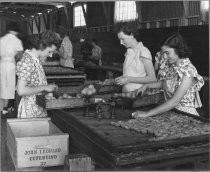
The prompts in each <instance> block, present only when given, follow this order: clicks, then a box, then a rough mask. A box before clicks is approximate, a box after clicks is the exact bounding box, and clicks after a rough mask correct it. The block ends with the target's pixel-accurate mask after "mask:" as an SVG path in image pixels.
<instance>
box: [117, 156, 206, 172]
mask: <svg viewBox="0 0 210 172" xmlns="http://www.w3.org/2000/svg"><path fill="white" fill-rule="evenodd" d="M200 161H207V162H209V154H201V155H195V156H187V157H182V158H180V157H179V158H173V159H168V160H164V161H157V162H152V163H143V164H141V165H139V164H136V165H132V166H129V167H127V168H126V167H125V166H122V167H119V168H117V170H122V169H124V170H125V169H126V171H142V170H147V171H148V170H149V171H150V170H155V171H156V170H159V169H165V168H173V167H175V166H177V165H183V164H188V163H190V164H192V163H194V162H200Z"/></svg>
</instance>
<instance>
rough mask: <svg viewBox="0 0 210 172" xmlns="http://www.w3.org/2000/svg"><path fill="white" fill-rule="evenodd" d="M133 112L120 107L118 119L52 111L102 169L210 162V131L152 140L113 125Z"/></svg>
mask: <svg viewBox="0 0 210 172" xmlns="http://www.w3.org/2000/svg"><path fill="white" fill-rule="evenodd" d="M132 111H135V110H128V109H124V110H122V109H116V110H115V116H116V119H98V118H94V117H85V116H84V115H83V114H84V111H83V109H75V110H50V111H48V112H49V115H50V116H51V118H52V121H53V122H54V123H55V124H56V125H57V126H58V127H59V128H60V129H61V130H63V131H64V132H68V133H69V135H70V141H69V142H70V145H71V144H73V145H75V146H76V147H78V148H79V149H80V150H81V151H82V152H84V153H86V154H87V155H88V156H90V157H92V159H93V160H94V161H95V162H96V163H97V165H98V166H99V167H100V169H105V170H157V169H170V168H172V167H173V166H178V165H182V164H188V163H191V164H196V163H198V162H199V163H200V162H202V163H203V162H207V165H209V164H208V163H209V135H208V134H206V135H199V136H193V137H185V138H178V139H171V140H161V141H149V140H150V139H151V138H152V137H153V136H152V135H151V134H142V133H137V132H135V131H131V130H126V129H123V128H120V127H116V126H113V125H111V124H110V122H111V121H118V120H123V119H129V118H130V114H131V112H132ZM170 147H172V149H170ZM69 149H71V146H70V148H69ZM169 167H170V168H169Z"/></svg>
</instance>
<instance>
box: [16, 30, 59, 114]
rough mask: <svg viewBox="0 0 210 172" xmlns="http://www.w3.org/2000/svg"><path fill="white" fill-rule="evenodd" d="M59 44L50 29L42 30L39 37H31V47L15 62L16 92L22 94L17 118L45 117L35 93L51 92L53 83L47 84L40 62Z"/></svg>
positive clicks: (55, 87)
mask: <svg viewBox="0 0 210 172" xmlns="http://www.w3.org/2000/svg"><path fill="white" fill-rule="evenodd" d="M58 45H59V38H58V37H57V35H56V34H55V33H54V32H52V31H46V32H43V33H42V34H41V35H40V36H39V38H38V37H35V36H34V37H33V38H32V39H31V49H30V50H26V51H25V53H24V54H23V58H22V60H21V61H20V62H18V63H17V69H16V70H17V71H16V72H17V76H18V82H17V92H18V94H19V95H20V96H22V98H21V101H20V104H19V107H18V118H35V117H46V116H47V112H46V110H45V109H43V108H42V107H40V106H38V105H37V104H36V95H37V94H40V93H41V92H43V91H46V92H52V91H54V90H55V89H57V86H56V85H55V84H47V80H46V76H45V73H44V70H43V67H42V62H44V61H45V60H46V58H47V57H48V56H51V55H52V54H53V52H54V51H55V50H56V49H57V47H58Z"/></svg>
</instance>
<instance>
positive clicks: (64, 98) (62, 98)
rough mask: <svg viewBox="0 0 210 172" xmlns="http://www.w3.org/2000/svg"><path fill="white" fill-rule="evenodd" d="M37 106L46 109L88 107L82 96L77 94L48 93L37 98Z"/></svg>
mask: <svg viewBox="0 0 210 172" xmlns="http://www.w3.org/2000/svg"><path fill="white" fill-rule="evenodd" d="M36 103H37V105H39V106H41V107H43V108H45V109H64V108H78V107H84V106H87V102H86V101H85V99H84V97H83V96H82V95H81V94H76V93H69V94H68V93H56V92H54V93H47V94H45V93H44V94H42V95H37V96H36Z"/></svg>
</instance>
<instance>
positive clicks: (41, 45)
mask: <svg viewBox="0 0 210 172" xmlns="http://www.w3.org/2000/svg"><path fill="white" fill-rule="evenodd" d="M30 43H31V46H30V48H36V49H37V50H44V49H46V48H47V47H51V46H52V45H55V46H56V47H57V48H58V47H59V46H60V40H59V38H58V36H57V35H56V33H55V32H53V31H50V30H47V31H45V32H43V33H41V34H40V35H38V34H37V35H33V36H32V37H31V39H30Z"/></svg>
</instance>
